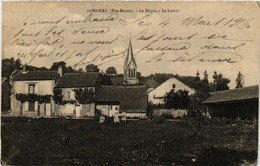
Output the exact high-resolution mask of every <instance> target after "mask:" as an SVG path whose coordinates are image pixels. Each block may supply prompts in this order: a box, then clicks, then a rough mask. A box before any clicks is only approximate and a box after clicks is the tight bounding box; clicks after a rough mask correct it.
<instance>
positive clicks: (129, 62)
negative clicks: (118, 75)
mask: <svg viewBox="0 0 260 166" xmlns="http://www.w3.org/2000/svg"><path fill="white" fill-rule="evenodd" d="M136 73H137V64H136V62H135V58H134V55H133V49H132V44H131V40H130V41H129V46H128V50H127V56H126V58H125V63H124V83H125V85H135V84H138V83H139V80H138V78H137V75H136Z"/></svg>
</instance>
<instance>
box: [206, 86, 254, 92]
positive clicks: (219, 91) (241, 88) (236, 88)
mask: <svg viewBox="0 0 260 166" xmlns="http://www.w3.org/2000/svg"><path fill="white" fill-rule="evenodd" d="M257 86H258V85H250V86H246V87H242V88H235V89H227V90H222V91H216V92H211V93H212V94H215V93H224V92H227V91H229V92H230V91H237V90H241V89H247V88H252V87H257Z"/></svg>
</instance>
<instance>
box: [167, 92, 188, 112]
mask: <svg viewBox="0 0 260 166" xmlns="http://www.w3.org/2000/svg"><path fill="white" fill-rule="evenodd" d="M164 101H165V106H166V108H175V109H186V108H187V107H188V104H189V102H190V96H189V91H187V90H178V91H175V90H174V89H172V90H171V91H170V92H169V93H166V95H165V96H164Z"/></svg>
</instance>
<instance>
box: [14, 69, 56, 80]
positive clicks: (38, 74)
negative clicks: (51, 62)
mask: <svg viewBox="0 0 260 166" xmlns="http://www.w3.org/2000/svg"><path fill="white" fill-rule="evenodd" d="M12 76H13V80H14V81H26V80H54V79H57V78H59V73H58V72H56V71H27V72H25V73H23V72H21V71H16V72H14V73H13V74H12Z"/></svg>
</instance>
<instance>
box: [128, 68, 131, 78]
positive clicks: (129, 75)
mask: <svg viewBox="0 0 260 166" xmlns="http://www.w3.org/2000/svg"><path fill="white" fill-rule="evenodd" d="M128 77H131V69H130V68H129V69H128Z"/></svg>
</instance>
